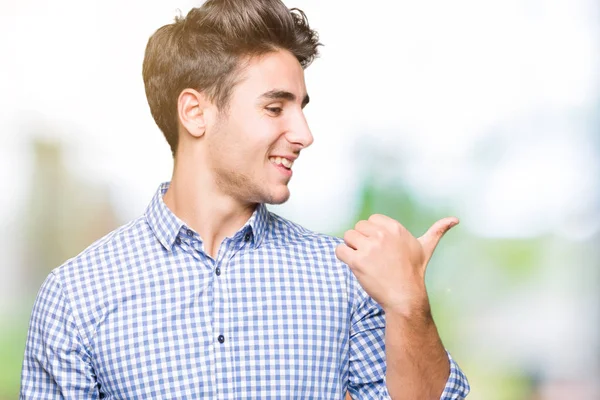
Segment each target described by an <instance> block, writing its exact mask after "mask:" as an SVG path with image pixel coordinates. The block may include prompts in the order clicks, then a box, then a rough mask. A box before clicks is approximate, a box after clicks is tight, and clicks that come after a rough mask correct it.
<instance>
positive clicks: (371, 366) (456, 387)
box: [348, 282, 470, 400]
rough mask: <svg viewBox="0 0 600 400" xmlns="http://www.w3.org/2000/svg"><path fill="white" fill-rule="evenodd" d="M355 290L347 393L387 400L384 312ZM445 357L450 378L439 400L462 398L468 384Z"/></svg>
mask: <svg viewBox="0 0 600 400" xmlns="http://www.w3.org/2000/svg"><path fill="white" fill-rule="evenodd" d="M356 284H357V285H358V283H357V282H356ZM355 289H356V292H355V293H354V295H352V294H351V296H353V297H354V296H355V297H358V298H360V302H359V306H358V307H356V308H355V309H353V312H352V317H351V327H350V350H349V377H348V379H349V383H348V392H349V393H350V396H351V397H352V398H353V399H391V397H390V395H389V393H388V390H387V386H386V381H385V372H386V368H385V313H384V311H383V309H382V308H381V307H380V306H379V305H378V304H377V303H376V302H375V300H373V299H372V298H371V297H369V296H368V295H367V294H366V293H364V291H362V288H355ZM447 354H448V359H449V361H450V375H449V377H448V381H447V382H446V386H445V387H444V390H443V392H442V396H441V397H440V400H459V399H464V398H465V397H466V396H467V394H469V391H470V387H469V382H468V381H467V378H466V376H465V374H464V373H463V372H462V371H461V369H460V367H459V366H458V364H457V363H456V362H455V361H454V360H453V359H452V357H451V356H450V354H449V353H447Z"/></svg>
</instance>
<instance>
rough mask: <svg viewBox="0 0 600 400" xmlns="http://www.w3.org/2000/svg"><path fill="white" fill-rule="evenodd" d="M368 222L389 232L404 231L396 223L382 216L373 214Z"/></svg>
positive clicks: (403, 228)
mask: <svg viewBox="0 0 600 400" xmlns="http://www.w3.org/2000/svg"><path fill="white" fill-rule="evenodd" d="M369 222H370V223H372V224H375V225H377V226H381V227H383V228H386V229H387V230H389V231H390V232H394V229H398V228H400V229H401V230H402V231H406V228H405V227H404V226H403V225H402V224H401V223H400V222H398V221H396V220H395V219H393V218H390V217H388V216H387V215H383V214H373V215H371V216H370V217H369Z"/></svg>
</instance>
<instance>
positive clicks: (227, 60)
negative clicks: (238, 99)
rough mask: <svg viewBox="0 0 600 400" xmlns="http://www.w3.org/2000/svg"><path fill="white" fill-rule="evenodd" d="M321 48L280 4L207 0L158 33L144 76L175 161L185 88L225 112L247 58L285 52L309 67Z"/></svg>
mask: <svg viewBox="0 0 600 400" xmlns="http://www.w3.org/2000/svg"><path fill="white" fill-rule="evenodd" d="M320 45H321V44H320V43H319V36H318V34H317V32H316V31H314V30H312V29H311V28H310V27H309V25H308V19H307V18H306V15H305V14H304V12H303V11H302V10H299V9H297V8H292V9H288V8H287V7H286V6H285V5H284V4H283V3H282V2H281V1H280V0H208V1H206V2H205V3H204V4H203V5H202V6H201V7H199V8H193V9H192V10H190V11H189V12H188V14H187V15H186V16H185V17H181V16H179V17H176V18H175V22H173V23H172V24H168V25H165V26H163V27H161V28H159V29H158V30H157V31H156V32H155V33H154V34H153V35H152V36H151V37H150V39H149V40H148V44H147V46H146V52H145V55H144V63H143V69H142V75H143V78H144V87H145V90H146V98H147V99H148V104H149V105H150V112H151V113H152V116H153V118H154V120H155V121H156V124H157V125H158V127H159V128H160V130H161V131H162V132H163V134H164V135H165V138H166V139H167V142H168V143H169V146H170V147H171V152H172V153H173V156H175V153H176V150H177V144H178V115H177V99H178V97H179V95H180V93H181V92H182V91H183V90H184V89H186V88H192V89H195V90H198V91H199V92H202V93H204V94H205V95H206V96H207V98H208V99H209V100H210V101H211V102H213V103H214V104H216V105H217V107H219V109H220V110H223V109H225V108H226V107H227V105H228V102H229V98H230V95H231V92H232V90H233V88H234V87H235V85H236V84H237V83H238V82H239V76H240V70H241V69H242V61H243V60H244V59H246V58H247V57H253V56H260V55H263V54H266V53H269V52H273V51H277V50H280V49H283V50H287V51H289V52H290V53H292V54H293V55H294V56H295V57H296V59H297V60H298V61H299V62H300V64H301V65H302V67H303V68H306V67H308V65H310V63H311V62H312V61H313V60H314V59H315V57H317V56H318V46H320Z"/></svg>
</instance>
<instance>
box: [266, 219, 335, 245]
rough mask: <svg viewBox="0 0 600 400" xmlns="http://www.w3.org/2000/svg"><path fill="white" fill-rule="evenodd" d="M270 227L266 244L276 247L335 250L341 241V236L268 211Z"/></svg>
mask: <svg viewBox="0 0 600 400" xmlns="http://www.w3.org/2000/svg"><path fill="white" fill-rule="evenodd" d="M269 220H270V224H269V225H270V229H269V232H268V235H267V244H270V245H272V246H276V247H288V246H305V247H311V248H317V249H322V250H335V247H337V245H339V244H340V243H343V240H342V239H341V238H338V237H335V236H332V235H328V234H324V233H319V232H315V231H312V230H310V229H307V228H305V227H304V226H302V225H300V224H298V223H296V222H292V221H290V220H288V219H286V218H284V217H282V216H280V215H277V214H275V213H272V212H269Z"/></svg>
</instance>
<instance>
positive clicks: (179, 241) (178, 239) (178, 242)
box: [175, 236, 181, 244]
mask: <svg viewBox="0 0 600 400" xmlns="http://www.w3.org/2000/svg"><path fill="white" fill-rule="evenodd" d="M175 243H177V244H181V239H180V238H179V236H177V238H175Z"/></svg>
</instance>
